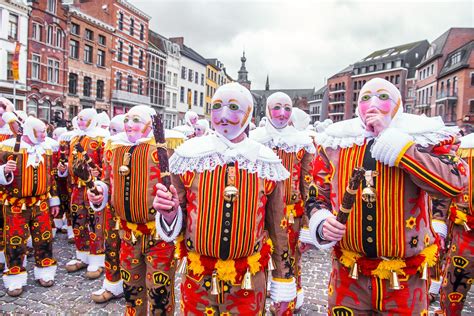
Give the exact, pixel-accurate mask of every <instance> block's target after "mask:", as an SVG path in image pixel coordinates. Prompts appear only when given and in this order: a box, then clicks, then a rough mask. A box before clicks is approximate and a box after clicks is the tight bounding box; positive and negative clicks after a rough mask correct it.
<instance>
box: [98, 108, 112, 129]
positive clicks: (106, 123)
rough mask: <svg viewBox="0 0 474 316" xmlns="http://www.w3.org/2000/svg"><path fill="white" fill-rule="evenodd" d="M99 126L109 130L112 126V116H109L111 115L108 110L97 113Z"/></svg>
mask: <svg viewBox="0 0 474 316" xmlns="http://www.w3.org/2000/svg"><path fill="white" fill-rule="evenodd" d="M97 126H98V127H100V128H102V129H105V130H109V128H110V118H109V115H108V114H107V112H100V113H99V114H98V115H97Z"/></svg>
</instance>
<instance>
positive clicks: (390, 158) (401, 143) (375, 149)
mask: <svg viewBox="0 0 474 316" xmlns="http://www.w3.org/2000/svg"><path fill="white" fill-rule="evenodd" d="M411 141H413V137H411V136H410V135H409V134H407V133H404V132H402V131H400V130H398V129H396V128H387V129H385V130H384V131H383V132H382V133H381V134H380V135H379V136H378V137H377V138H376V139H375V142H374V144H373V145H372V148H371V149H370V151H371V153H372V158H374V159H375V160H377V161H379V162H381V163H383V164H385V165H388V166H389V167H393V166H395V162H396V160H397V158H398V156H399V155H400V153H401V152H402V150H403V149H404V148H405V146H406V145H407V144H408V143H410V142H411Z"/></svg>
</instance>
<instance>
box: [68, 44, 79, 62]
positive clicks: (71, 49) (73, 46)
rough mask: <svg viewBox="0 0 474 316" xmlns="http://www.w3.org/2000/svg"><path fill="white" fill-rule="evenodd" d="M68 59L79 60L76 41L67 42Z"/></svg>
mask: <svg viewBox="0 0 474 316" xmlns="http://www.w3.org/2000/svg"><path fill="white" fill-rule="evenodd" d="M69 57H71V58H75V59H79V42H78V41H76V40H70V41H69Z"/></svg>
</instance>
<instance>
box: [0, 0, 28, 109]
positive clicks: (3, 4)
mask: <svg viewBox="0 0 474 316" xmlns="http://www.w3.org/2000/svg"><path fill="white" fill-rule="evenodd" d="M28 13H29V8H28V6H26V5H25V4H23V2H21V1H15V0H13V1H6V0H0V96H2V97H5V98H7V99H9V100H11V101H12V102H13V103H16V108H17V109H21V110H24V109H25V105H26V94H27V88H26V87H27V86H26V83H27V78H26V70H27V69H26V68H27V67H26V66H27V45H28ZM17 44H18V45H19V46H18V47H19V58H18V80H14V79H15V78H14V74H13V68H12V61H13V59H14V55H15V50H16V47H17Z"/></svg>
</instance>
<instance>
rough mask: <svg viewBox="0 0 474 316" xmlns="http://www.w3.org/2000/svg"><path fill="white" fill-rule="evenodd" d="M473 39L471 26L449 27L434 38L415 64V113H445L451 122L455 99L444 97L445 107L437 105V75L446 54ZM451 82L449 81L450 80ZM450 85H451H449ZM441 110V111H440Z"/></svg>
mask: <svg viewBox="0 0 474 316" xmlns="http://www.w3.org/2000/svg"><path fill="white" fill-rule="evenodd" d="M473 39H474V29H473V28H450V29H449V30H447V31H446V32H444V33H443V34H441V35H440V36H439V37H438V38H436V39H435V40H434V41H433V42H432V43H431V44H430V47H429V48H428V50H427V51H426V54H425V56H423V59H422V61H421V62H420V63H419V64H418V66H417V75H416V78H417V81H416V87H415V89H416V106H415V108H416V111H415V112H416V113H419V114H421V113H424V114H426V115H428V116H435V115H443V116H444V115H445V114H447V112H446V111H448V112H449V113H450V117H444V119H447V120H448V123H453V121H452V120H453V119H454V117H453V115H452V114H454V112H453V109H454V108H453V106H454V104H455V102H454V101H455V99H453V97H452V96H450V97H449V99H446V100H444V101H446V102H445V103H446V104H445V105H446V107H439V106H437V102H438V101H437V99H438V96H437V93H438V92H437V91H438V90H439V88H440V87H439V86H438V76H439V74H440V72H441V70H442V68H443V66H444V64H445V62H446V59H447V57H448V54H450V53H451V52H453V51H454V50H456V49H458V48H459V47H461V46H463V45H465V44H466V43H468V42H469V41H472V40H473ZM450 83H451V82H450ZM451 87H452V86H451ZM439 110H442V111H443V113H440V112H439Z"/></svg>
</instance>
